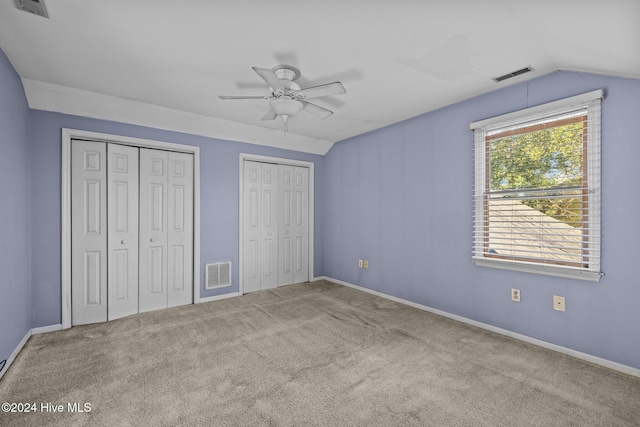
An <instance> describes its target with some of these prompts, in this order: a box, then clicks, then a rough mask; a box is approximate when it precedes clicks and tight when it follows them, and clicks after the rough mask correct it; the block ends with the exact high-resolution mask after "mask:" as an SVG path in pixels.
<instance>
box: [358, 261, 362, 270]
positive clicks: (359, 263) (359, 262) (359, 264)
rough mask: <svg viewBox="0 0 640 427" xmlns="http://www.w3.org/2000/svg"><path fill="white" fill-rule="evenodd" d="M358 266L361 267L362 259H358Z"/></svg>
mask: <svg viewBox="0 0 640 427" xmlns="http://www.w3.org/2000/svg"><path fill="white" fill-rule="evenodd" d="M358 268H362V260H361V259H359V260H358Z"/></svg>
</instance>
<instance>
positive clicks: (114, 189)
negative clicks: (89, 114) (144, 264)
mask: <svg viewBox="0 0 640 427" xmlns="http://www.w3.org/2000/svg"><path fill="white" fill-rule="evenodd" d="M107 155H108V161H107V194H108V196H107V212H108V215H107V229H108V237H107V248H108V256H107V264H108V275H107V276H108V279H107V283H108V284H107V295H108V308H107V312H108V316H107V317H108V320H113V319H118V318H120V317H124V316H129V315H131V314H135V313H137V312H138V148H137V147H129V146H125V145H117V144H108V145H107Z"/></svg>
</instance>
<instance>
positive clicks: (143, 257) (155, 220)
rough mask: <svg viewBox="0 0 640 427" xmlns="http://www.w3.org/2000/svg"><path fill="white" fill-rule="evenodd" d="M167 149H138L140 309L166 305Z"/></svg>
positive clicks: (154, 308)
mask: <svg viewBox="0 0 640 427" xmlns="http://www.w3.org/2000/svg"><path fill="white" fill-rule="evenodd" d="M168 154H169V153H167V152H166V151H160V150H151V149H146V148H141V149H140V205H139V206H140V219H139V224H140V226H139V227H140V230H139V236H140V252H139V263H140V264H139V281H138V283H139V304H138V307H139V311H140V312H141V313H142V312H145V311H151V310H157V309H160V308H165V307H167V282H168V281H167V274H168V271H167V259H168V254H167V252H168V251H167V236H168V233H167V194H168V190H167V182H168V179H167V177H168V173H169V172H168V157H169V156H168Z"/></svg>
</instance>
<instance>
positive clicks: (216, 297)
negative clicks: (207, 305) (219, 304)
mask: <svg viewBox="0 0 640 427" xmlns="http://www.w3.org/2000/svg"><path fill="white" fill-rule="evenodd" d="M239 296H242V294H241V293H240V292H232V293H230V294H222V295H214V296H212V297H205V298H200V299H199V300H198V301H197V302H196V304H200V303H203V302H211V301H219V300H221V299H227V298H233V297H239Z"/></svg>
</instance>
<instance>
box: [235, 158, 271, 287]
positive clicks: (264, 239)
mask: <svg viewBox="0 0 640 427" xmlns="http://www.w3.org/2000/svg"><path fill="white" fill-rule="evenodd" d="M243 167H244V189H243V197H244V200H243V205H244V218H243V222H244V224H243V227H244V228H243V231H244V237H243V240H244V242H243V252H244V253H243V260H244V266H243V286H244V292H254V291H259V290H262V289H269V288H274V287H276V286H277V285H278V192H277V187H278V165H276V164H272V163H260V162H252V161H245V162H244V166H243Z"/></svg>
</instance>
